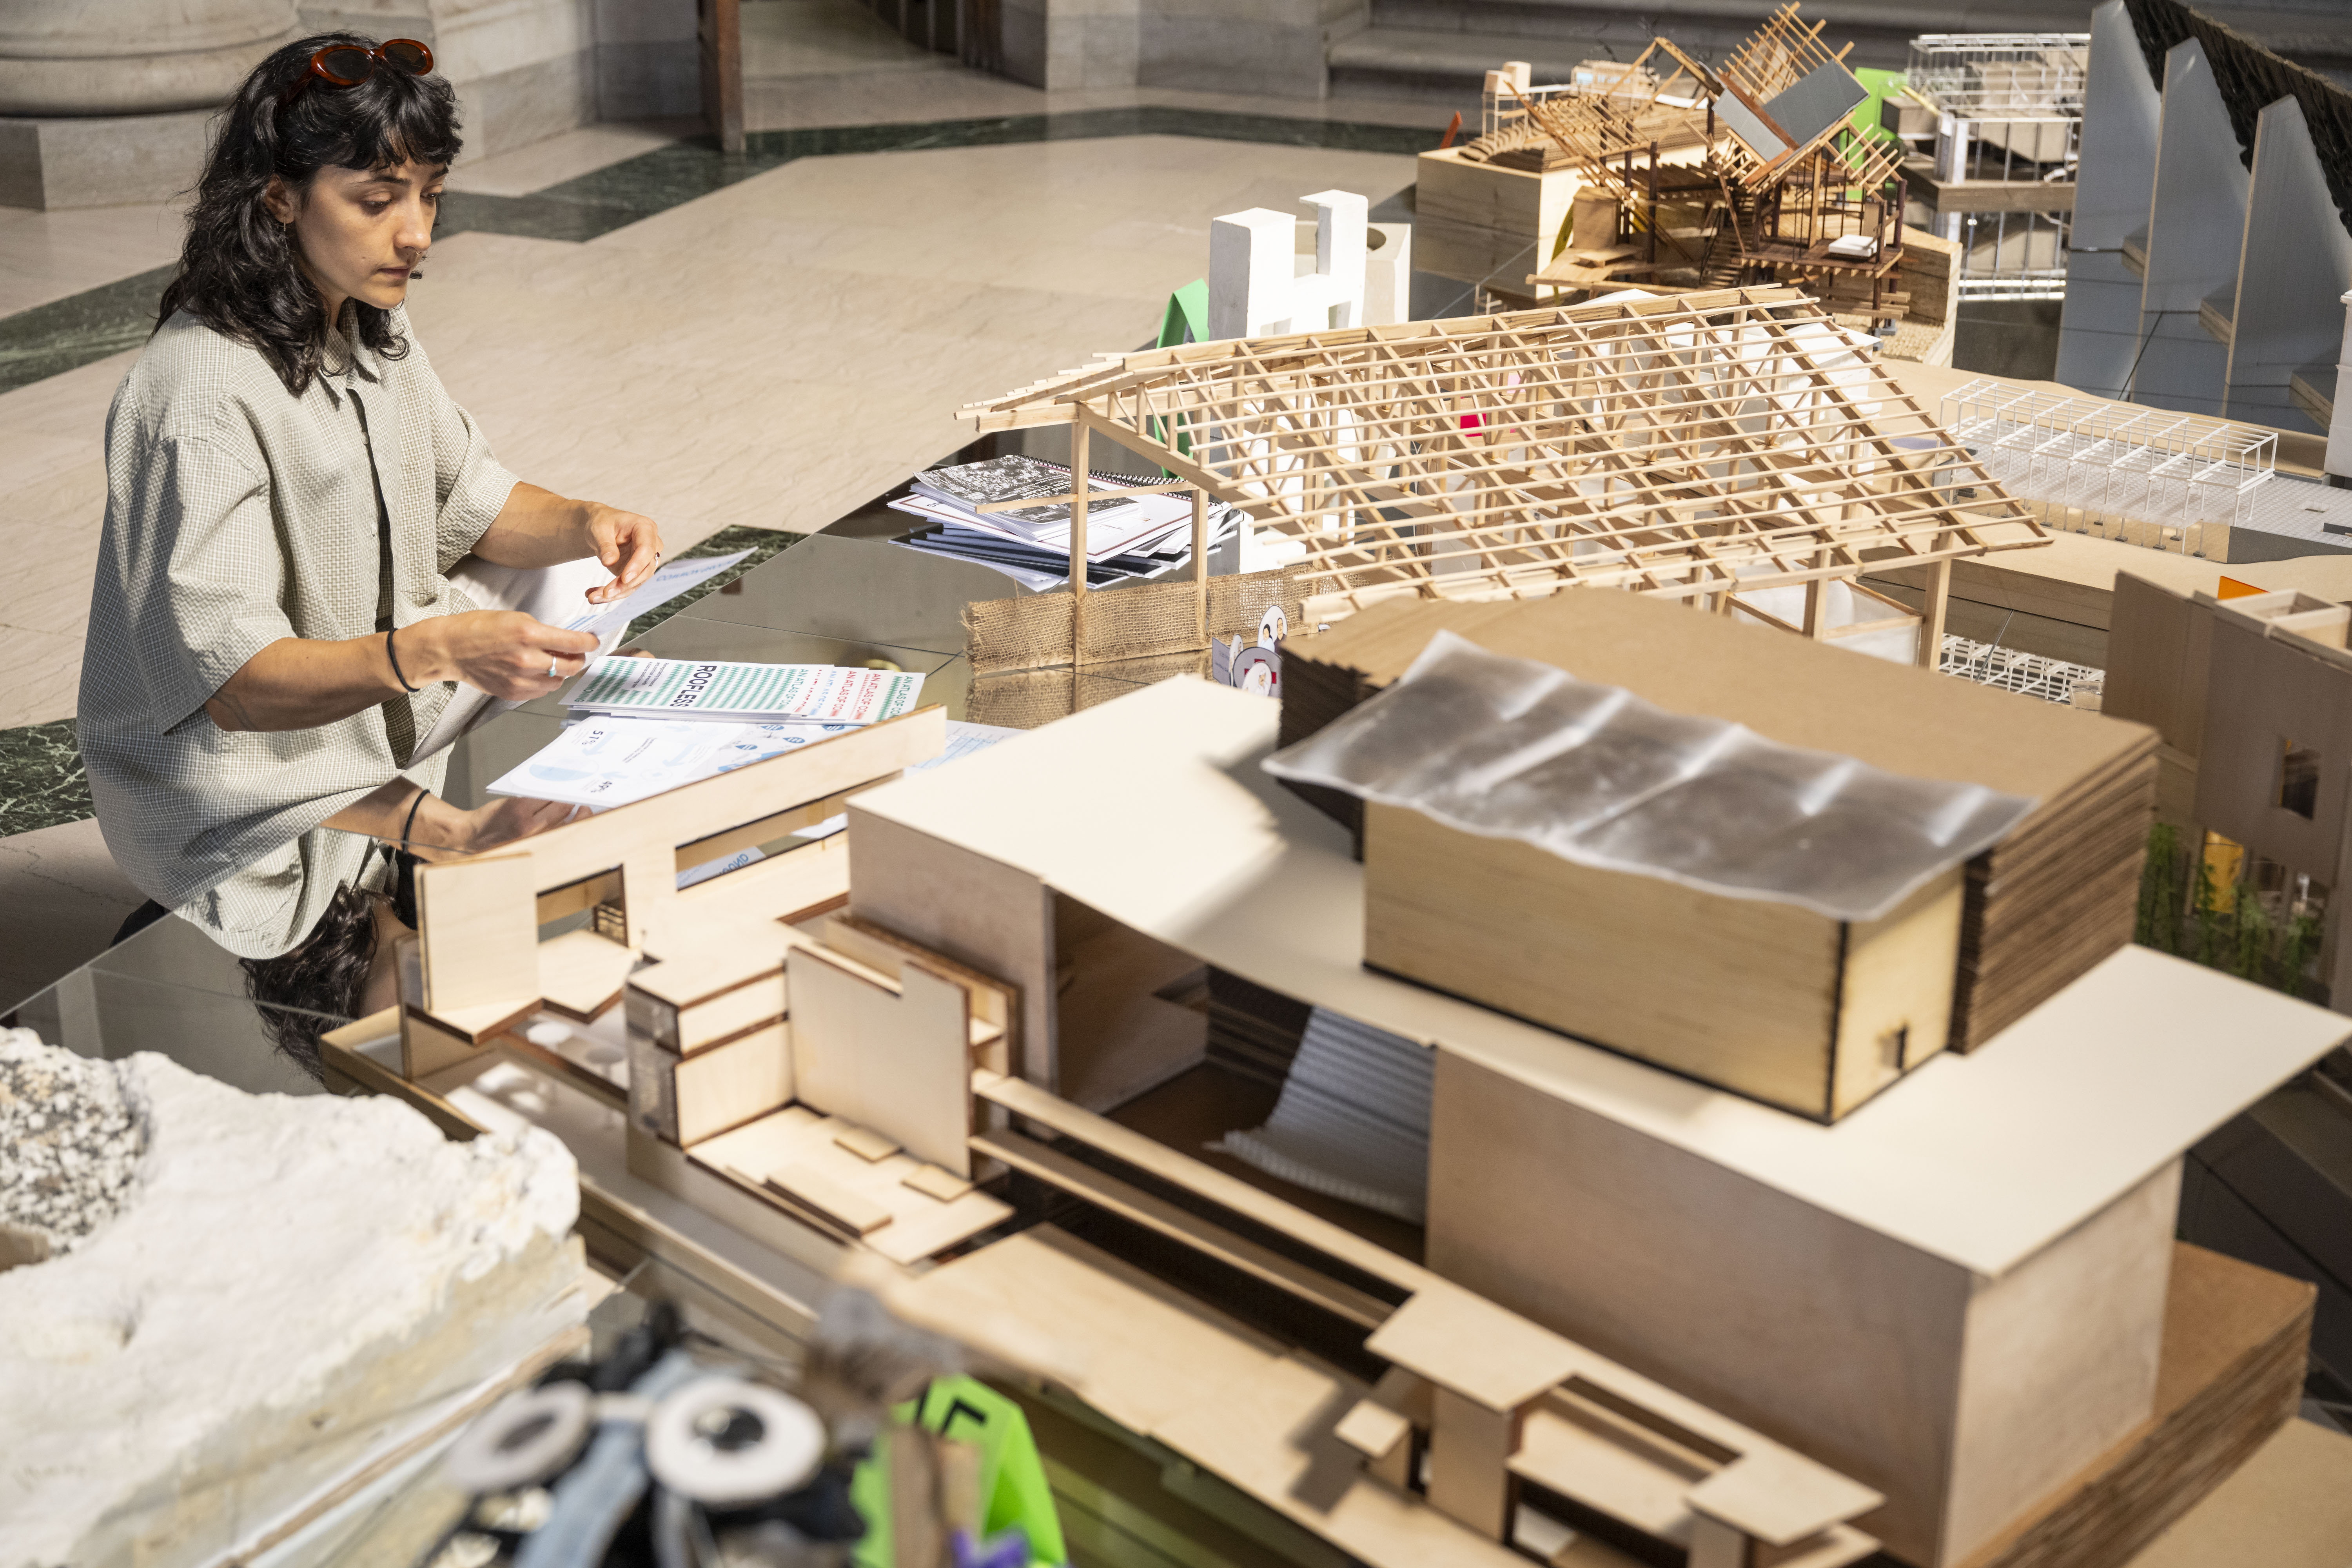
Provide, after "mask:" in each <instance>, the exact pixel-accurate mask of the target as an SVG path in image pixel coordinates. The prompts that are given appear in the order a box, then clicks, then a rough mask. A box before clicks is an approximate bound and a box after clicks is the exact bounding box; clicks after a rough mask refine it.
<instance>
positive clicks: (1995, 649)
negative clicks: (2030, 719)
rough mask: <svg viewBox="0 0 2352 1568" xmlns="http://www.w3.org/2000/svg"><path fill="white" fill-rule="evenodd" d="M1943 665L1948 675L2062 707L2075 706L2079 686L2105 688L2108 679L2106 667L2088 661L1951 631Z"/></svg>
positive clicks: (1946, 641)
mask: <svg viewBox="0 0 2352 1568" xmlns="http://www.w3.org/2000/svg"><path fill="white" fill-rule="evenodd" d="M1940 668H1942V670H1943V672H1944V673H1945V674H1946V675H1949V676H1955V677H1958V679H1962V680H1973V681H1975V682H1976V683H1977V684H1978V685H1979V686H1996V687H1999V688H2000V689H2001V690H2003V691H2014V692H2016V693H2017V694H2018V695H2019V696H2021V697H2039V698H2040V699H2042V700H2043V701H2044V702H2055V703H2057V704H2059V705H2060V706H2061V707H2071V706H2074V694H2075V692H2076V691H2078V690H2085V689H2087V690H2090V691H2097V690H2100V689H2103V688H2104V687H2105V684H2106V679H2107V672H2106V671H2105V670H2104V669H2094V668H2091V667H2090V666H2089V665H2087V664H2069V663H2067V662H2066V661H2065V660H2064V659H2063V658H2043V657H2042V655H2040V654H2038V653H2020V652H2018V651H2017V649H2015V648H2013V647H2001V646H2000V644H1999V643H1989V642H1978V641H1976V640H1975V639H1973V638H1971V637H1957V636H1954V635H1952V634H1950V633H1946V634H1945V637H1944V658H1943V663H1942V665H1941V667H1940Z"/></svg>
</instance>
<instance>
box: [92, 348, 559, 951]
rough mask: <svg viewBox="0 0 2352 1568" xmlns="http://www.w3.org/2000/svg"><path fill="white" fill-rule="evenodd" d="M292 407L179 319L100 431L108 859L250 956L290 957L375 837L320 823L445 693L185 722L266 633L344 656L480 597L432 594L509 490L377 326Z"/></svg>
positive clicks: (340, 353) (99, 743)
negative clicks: (293, 726)
mask: <svg viewBox="0 0 2352 1568" xmlns="http://www.w3.org/2000/svg"><path fill="white" fill-rule="evenodd" d="M392 326H393V329H394V331H395V332H396V333H397V334H398V336H399V337H400V338H402V339H404V340H405V341H406V343H407V352H406V353H404V354H402V355H401V356H400V357H397V358H393V357H387V356H386V355H383V354H380V353H376V352H375V351H373V350H371V349H368V348H366V347H364V346H363V345H358V344H356V343H355V342H352V340H351V339H349V338H344V337H341V336H340V335H339V336H338V338H337V339H336V341H335V343H334V345H333V346H334V348H335V349H336V351H337V352H336V353H331V355H330V356H329V358H330V362H331V363H330V367H329V368H328V369H327V370H326V371H324V372H323V373H321V374H320V375H318V376H316V377H315V378H313V380H312V381H311V383H310V386H309V387H308V388H307V389H305V390H304V392H303V393H302V394H301V395H299V397H298V396H296V395H293V394H291V393H289V392H288V391H287V390H286V384H285V383H284V382H283V381H281V380H279V379H278V374H277V372H276V371H275V370H274V369H273V368H271V365H270V363H269V362H268V360H267V359H266V358H264V357H263V355H262V353H260V351H259V350H257V349H255V348H253V347H251V346H249V345H247V344H243V343H239V342H236V341H234V340H233V339H230V338H227V337H225V336H223V335H222V334H221V333H219V332H216V331H213V330H212V329H211V328H210V327H207V326H205V324H204V323H203V322H201V321H197V320H196V319H195V318H194V316H192V315H189V314H188V313H187V312H186V311H181V312H179V313H177V314H175V315H173V317H172V319H171V320H170V321H166V322H164V323H163V327H162V329H161V330H160V331H157V332H156V334H155V336H154V337H153V338H152V339H151V340H149V342H148V344H147V347H146V350H145V352H144V353H142V354H141V355H140V356H139V360H138V363H135V364H133V365H132V366H131V371H130V373H129V374H127V375H125V376H124V377H123V380H122V385H121V388H120V390H118V391H117V392H116V394H115V396H114V405H113V407H112V409H111V410H110V412H109V413H108V415H107V423H106V474H107V492H106V525H105V530H104V532H103V534H102V536H101V538H100V545H99V562H98V574H97V580H96V583H95V584H94V586H93V588H92V591H91V596H90V615H89V637H88V642H87V644H86V646H85V647H84V650H83V658H82V677H81V696H80V707H79V715H78V718H77V722H76V729H77V731H78V732H79V740H80V744H81V751H82V758H83V762H84V763H85V765H86V766H87V767H88V769H89V781H90V794H91V796H92V798H93V800H94V801H95V803H96V805H97V808H98V820H99V826H100V829H101V830H102V831H103V832H104V834H105V836H106V843H107V847H108V849H109V850H110V851H111V852H112V854H113V856H114V858H115V861H116V863H117V864H118V865H120V866H121V868H122V869H123V871H124V873H125V874H126V875H127V876H128V877H129V878H130V879H131V882H132V883H133V884H134V885H135V886H137V887H138V888H139V889H141V890H142V891H143V892H145V893H146V894H147V895H148V896H149V897H150V898H152V899H153V900H156V901H157V902H158V903H161V904H163V905H164V906H165V907H166V908H169V909H172V910H175V911H176V912H177V913H179V914H181V915H182V916H184V917H185V918H186V919H188V920H191V921H194V922H195V923H197V924H199V925H201V926H204V927H205V928H206V930H207V931H210V932H211V933H212V934H213V935H214V937H215V939H216V940H218V941H219V942H221V943H222V945H223V946H225V947H226V948H228V949H229V950H230V951H232V952H236V953H238V954H239V955H241V956H244V957H252V958H261V957H269V956H273V955H275V954H277V953H280V952H286V951H287V950H289V948H292V947H294V946H296V945H298V944H299V943H300V942H302V941H303V940H304V939H305V938H306V937H308V935H309V934H310V930H311V929H312V927H313V926H314V925H315V924H316V922H317V920H318V916H319V914H320V911H322V910H324V909H325V908H326V906H327V904H328V903H329V901H330V900H332V898H333V897H334V894H335V891H336V889H337V888H338V887H340V886H341V884H343V883H345V882H349V881H354V880H358V879H361V878H362V875H363V874H364V873H365V871H366V869H367V866H368V854H369V844H368V842H367V841H366V840H365V839H364V838H362V837H358V836H356V835H352V834H347V833H341V832H337V831H335V830H332V829H328V828H322V827H320V826H319V825H320V823H321V822H323V821H325V820H326V819H327V818H328V817H330V816H333V815H334V814H335V813H336V812H338V811H341V809H343V807H345V806H347V805H352V804H353V803H354V802H356V801H358V800H360V799H361V798H362V797H363V796H365V795H368V794H369V793H370V792H372V791H373V790H375V789H378V788H380V787H382V786H383V784H387V783H389V782H391V781H392V780H393V779H394V777H397V776H400V775H402V774H403V773H406V774H407V775H408V776H410V777H412V778H414V779H415V780H416V781H417V782H418V783H421V784H425V786H426V787H428V788H438V787H439V784H440V782H441V776H442V773H443V771H444V770H445V768H446V758H444V757H435V758H431V759H426V760H425V761H424V762H423V763H418V762H417V760H416V759H415V757H414V756H413V755H412V752H413V751H414V749H415V744H416V742H417V739H418V737H420V736H422V735H424V734H425V733H426V732H427V731H429V730H430V729H431V728H432V725H433V721H434V720H435V719H436V717H438V716H439V714H440V711H441V710H442V709H443V708H444V707H445V706H446V705H447V703H448V700H449V698H450V696H451V695H452V693H453V691H454V688H453V687H451V686H446V685H443V686H433V687H427V688H426V689H424V690H423V691H421V692H419V693H418V694H416V695H415V696H413V697H412V696H398V697H394V698H393V699H391V700H388V701H386V702H383V703H382V704H380V705H378V706H376V707H373V708H370V709H368V710H364V711H362V712H359V713H355V714H353V715H352V716H351V717H350V718H348V719H342V720H339V721H336V722H334V723H331V724H323V725H320V726H318V727H317V728H314V729H307V730H287V731H236V732H230V731H223V730H220V729H218V728H216V727H215V725H214V723H213V721H212V720H211V719H210V718H209V717H208V716H206V714H205V710H204V705H205V701H206V700H209V699H210V698H211V697H212V695H213V694H214V693H215V692H216V691H218V690H219V689H220V688H221V686H222V685H223V683H225V682H226V680H227V679H229V677H230V676H232V675H235V674H236V672H237V670H238V669H240V668H243V667H244V665H245V663H246V661H247V659H249V658H252V657H253V656H254V655H255V654H256V653H257V652H259V651H260V650H261V649H262V648H264V647H268V645H269V644H271V643H273V642H276V641H278V640H279V639H281V638H284V637H310V638H319V639H322V640H335V641H340V640H342V639H346V638H352V637H366V636H369V635H371V634H381V633H382V632H383V630H385V629H387V628H393V629H396V628H398V627H400V626H408V625H411V624H412V623H414V622H416V621H420V620H424V619H425V618H426V617H428V616H441V615H452V614H456V613H457V612H459V611H462V610H467V609H471V608H473V605H471V604H470V603H468V602H467V600H466V599H465V597H464V595H462V594H461V593H459V592H458V590H457V589H456V588H455V587H454V586H453V585H452V584H450V582H449V579H448V576H447V573H448V571H449V569H450V568H451V567H452V566H454V565H456V564H457V562H458V561H459V560H460V559H461V558H463V557H464V556H465V555H466V554H467V552H470V551H471V550H472V549H473V547H474V544H475V542H477V541H478V540H479V539H480V538H481V536H482V534H483V533H484V532H485V531H488V528H489V526H490V524H491V522H492V521H495V520H496V519H497V517H498V515H499V510H500V509H501V508H502V507H503V506H504V505H505V504H506V500H507V496H508V493H509V491H510V490H512V489H513V488H514V485H515V479H514V476H513V475H512V474H509V472H507V470H506V469H504V468H500V467H499V464H498V462H497V461H496V460H495V459H494V458H492V457H491V456H490V451H489V447H488V443H487V442H486V441H485V440H484V439H483V437H482V434H481V432H480V430H479V429H478V428H477V427H476V426H475V424H474V422H473V420H472V419H470V418H469V417H467V414H466V412H465V410H464V409H462V408H460V407H458V406H457V404H456V403H455V402H454V401H452V400H451V398H450V396H449V395H448V393H447V392H446V390H444V388H443V387H442V385H441V382H440V378H439V377H437V376H436V375H435V374H433V367H432V364H431V363H430V362H429V361H428V360H427V359H426V358H425V350H424V348H423V346H422V345H421V344H419V343H418V342H416V341H415V337H414V335H413V334H411V333H410V331H409V330H408V320H407V312H406V311H405V310H394V312H393V313H392Z"/></svg>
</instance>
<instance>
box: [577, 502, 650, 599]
mask: <svg viewBox="0 0 2352 1568" xmlns="http://www.w3.org/2000/svg"><path fill="white" fill-rule="evenodd" d="M586 504H587V508H588V517H587V520H586V521H585V523H584V524H583V527H584V529H585V531H586V532H587V536H588V541H587V542H588V548H587V550H585V551H584V552H583V554H589V555H593V556H594V557H596V559H597V560H598V561H600V562H602V563H604V570H605V571H607V572H610V573H611V574H613V581H611V582H610V583H607V584H604V586H603V587H600V588H591V589H589V590H588V602H589V603H590V604H592V605H609V604H612V603H614V601H616V600H620V599H625V598H627V597H628V596H629V595H631V594H633V593H635V592H636V591H637V589H638V588H640V587H642V586H643V585H644V584H645V581H646V578H648V577H650V576H652V575H653V574H654V571H655V569H656V567H658V566H660V565H661V558H662V536H661V525H660V524H658V523H656V521H654V520H653V519H652V518H649V517H639V516H638V515H637V514H636V513H635V512H633V511H623V510H620V509H619V508H617V507H609V506H605V505H604V504H603V503H602V502H598V501H590V502H588V503H586Z"/></svg>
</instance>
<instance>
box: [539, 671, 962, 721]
mask: <svg viewBox="0 0 2352 1568" xmlns="http://www.w3.org/2000/svg"><path fill="white" fill-rule="evenodd" d="M922 689H923V678H922V677H921V676H919V675H909V674H908V673H906V672H905V671H903V670H880V669H846V668H840V667H838V666H835V665H828V664H736V663H731V662H729V661H725V660H719V659H707V660H705V659H677V658H600V659H598V660H597V661H596V662H595V663H594V664H593V665H590V666H589V667H588V669H587V671H586V673H585V674H583V676H582V677H581V679H580V682H579V684H578V685H576V686H574V687H573V688H572V691H571V693H570V694H569V695H568V696H566V697H565V698H564V699H563V700H564V703H565V705H566V706H568V707H570V708H572V709H573V710H578V711H583V712H588V713H623V714H637V715H643V716H652V717H661V718H674V719H701V720H737V721H750V722H757V721H785V720H799V721H812V722H815V723H821V724H872V723H876V722H877V721H881V720H884V719H896V718H897V717H898V715H899V714H901V713H906V712H909V711H912V710H913V709H914V706H915V699H916V698H917V697H919V695H921V693H922Z"/></svg>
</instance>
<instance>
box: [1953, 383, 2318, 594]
mask: <svg viewBox="0 0 2352 1568" xmlns="http://www.w3.org/2000/svg"><path fill="white" fill-rule="evenodd" d="M1937 413H1938V415H1939V416H1940V417H1941V419H1942V421H1943V424H1944V426H1945V427H1946V428H1948V429H1949V430H1951V431H1952V432H1953V434H1954V436H1955V437H1956V438H1957V439H1958V440H1961V441H1964V442H1966V443H1967V444H1968V446H1969V449H1970V450H1972V451H1974V452H1976V453H1977V454H1978V455H1979V457H1980V458H1982V460H1983V463H1984V465H1985V467H1986V468H1987V469H1988V470H1990V472H1991V473H1992V474H1993V475H1994V477H1995V478H1997V479H2000V481H2001V482H2002V483H2003V484H2004V485H2006V486H2007V487H2008V488H2009V489H2011V490H2012V491H2013V492H2014V493H2015V494H2017V495H2018V496H2020V497H2022V498H2024V499H2025V500H2027V501H2028V502H2029V503H2030V504H2032V505H2033V506H2034V509H2035V510H2037V511H2038V512H2039V513H2040V514H2041V516H2042V521H2045V522H2047V523H2049V524H2050V525H2051V526H2053V527H2056V528H2062V529H2064V530H2067V531H2070V532H2075V533H2089V534H2095V535H2097V536H2098V537H2101V538H2105V539H2121V540H2126V541H2127V542H2132V543H2137V544H2147V545H2152V546H2154V547H2155V548H2157V549H2159V550H2172V551H2177V552H2179V553H2181V554H2184V555H2205V556H2210V558H2212V559H2214V560H2217V561H2226V560H2228V559H2229V531H2230V530H2231V528H2233V527H2243V526H2246V525H2247V524H2248V523H2250V522H2252V521H2253V508H2254V505H2255V502H2256V501H2257V500H2258V499H2259V497H2260V495H2261V493H2262V491H2263V487H2264V486H2266V485H2268V484H2270V483H2271V481H2272V480H2273V478H2274V477H2275V474H2276V471H2277V463H2278V436H2277V433H2276V432H2275V431H2269V430H2264V429H2262V428H2261V427H2259V426H2247V425H2238V424H2233V423H2231V422H2230V421H2229V420H2226V419H2209V418H2206V417H2203V416H2200V415H2195V414H2181V413H2177V412H2175V411H2173V410H2171V409H2167V408H2140V407H2136V406H2134V405H2130V404H2121V403H2109V402H2107V401H2105V400H2104V399H2101V398H2095V397H2062V396H2059V395H2055V394H2052V393H2042V392H2034V391H2032V390H2030V389H2028V388H2024V387H2019V386H2012V385H2007V384H2003V383H2000V382H1997V381H1985V380H1978V381H1971V382H1969V383H1967V384H1964V385H1962V386H1960V387H1958V388H1957V389H1955V390H1954V391H1952V392H1950V393H1948V394H1947V395H1945V396H1944V398H1943V400H1942V402H1941V403H1940V405H1938V408H1937Z"/></svg>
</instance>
